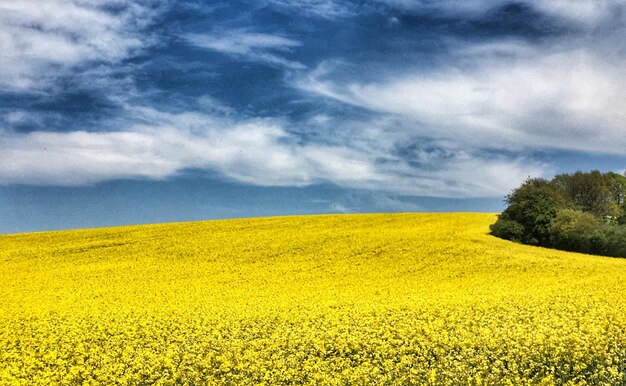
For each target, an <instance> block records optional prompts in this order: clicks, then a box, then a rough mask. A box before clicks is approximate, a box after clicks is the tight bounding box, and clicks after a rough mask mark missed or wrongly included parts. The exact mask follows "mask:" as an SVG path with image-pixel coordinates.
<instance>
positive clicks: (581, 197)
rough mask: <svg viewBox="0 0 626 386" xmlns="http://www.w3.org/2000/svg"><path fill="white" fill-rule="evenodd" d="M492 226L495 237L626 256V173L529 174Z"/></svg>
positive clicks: (508, 199)
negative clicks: (545, 176)
mask: <svg viewBox="0 0 626 386" xmlns="http://www.w3.org/2000/svg"><path fill="white" fill-rule="evenodd" d="M506 202H507V204H508V207H507V208H506V209H505V210H504V212H502V214H501V215H500V217H499V218H498V221H496V223H495V224H493V225H492V226H491V232H492V234H493V235H495V236H497V237H501V238H504V239H507V240H512V241H517V242H521V243H524V244H531V245H540V246H546V247H553V248H558V249H564V250H568V251H575V252H583V253H591V254H598V255H606V256H620V257H626V225H622V224H626V177H624V176H621V175H619V174H616V173H605V174H602V173H600V172H599V171H597V170H594V171H592V172H589V173H583V172H576V173H574V174H560V175H558V176H556V177H554V178H553V179H552V181H547V180H544V179H539V178H534V179H530V178H529V179H527V180H526V181H525V182H524V183H523V184H522V185H521V186H520V187H519V188H517V189H515V190H513V191H512V192H511V194H509V195H508V196H507V198H506Z"/></svg>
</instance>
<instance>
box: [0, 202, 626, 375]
mask: <svg viewBox="0 0 626 386" xmlns="http://www.w3.org/2000/svg"><path fill="white" fill-rule="evenodd" d="M495 218H496V217H495V215H489V214H394V215H389V214H380V215H341V216H305V217H276V218H263V219H250V220H228V221H210V222H198V223H181V224H162V225H151V226H136V227H122V228H109V229H96V230H80V231H69V232H51V233H36V234H23V235H9V236H1V237H0V245H2V248H1V249H0V284H1V285H0V384H2V385H5V384H7V385H12V384H23V385H37V384H40V385H44V384H45V385H48V384H124V385H126V384H164V385H167V384H190V385H191V384H262V383H265V384H300V383H309V384H431V385H446V384H469V385H481V384H505V385H506V384H510V385H525V384H528V385H530V384H533V385H534V384H543V385H553V384H555V385H562V384H568V385H585V384H590V385H591V384H593V385H620V384H624V383H625V382H626V364H625V363H626V285H625V284H626V260H623V259H610V258H602V257H593V256H585V255H579V254H574V253H568V252H561V251H555V250H548V249H542V248H537V247H530V246H524V245H520V244H515V243H511V242H507V241H504V240H501V239H498V238H495V237H492V236H490V235H488V234H487V233H488V232H489V224H491V223H493V222H494V220H495Z"/></svg>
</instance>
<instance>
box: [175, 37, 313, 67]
mask: <svg viewBox="0 0 626 386" xmlns="http://www.w3.org/2000/svg"><path fill="white" fill-rule="evenodd" d="M185 38H186V39H187V41H189V42H190V43H191V44H193V45H195V46H197V47H202V48H206V49H210V50H213V51H217V52H222V53H225V54H227V55H232V56H236V57H238V58H242V59H246V60H249V61H253V62H262V63H267V64H269V65H273V66H279V67H286V68H290V69H302V68H305V66H304V65H303V64H302V63H299V62H296V61H292V60H288V59H285V58H284V57H282V56H280V55H278V54H277V53H276V52H289V51H290V50H291V49H292V48H294V47H298V46H300V45H301V43H300V42H298V41H296V40H292V39H288V38H286V37H283V36H278V35H271V34H265V33H259V32H249V31H248V30H245V29H234V30H228V31H221V32H215V33H212V34H188V35H185Z"/></svg>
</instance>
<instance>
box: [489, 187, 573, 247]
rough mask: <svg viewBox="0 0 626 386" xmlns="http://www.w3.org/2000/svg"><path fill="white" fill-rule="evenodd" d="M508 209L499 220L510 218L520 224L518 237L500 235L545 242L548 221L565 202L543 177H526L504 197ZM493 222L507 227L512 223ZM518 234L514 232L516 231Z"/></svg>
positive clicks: (548, 226) (538, 243)
mask: <svg viewBox="0 0 626 386" xmlns="http://www.w3.org/2000/svg"><path fill="white" fill-rule="evenodd" d="M506 201H507V203H508V204H509V206H508V208H506V210H505V211H504V212H503V213H502V215H501V216H500V218H499V219H498V222H505V221H513V222H514V223H517V224H519V225H521V226H522V228H523V231H522V233H521V235H520V236H519V237H516V238H512V237H503V238H507V239H509V240H516V241H520V242H522V243H525V244H533V245H546V242H547V241H548V239H549V235H548V230H549V228H550V222H551V221H552V219H553V218H554V217H555V216H556V214H557V212H558V211H559V209H562V208H564V207H565V201H564V199H563V198H562V196H561V195H560V194H559V192H558V191H557V190H556V189H555V188H554V187H553V186H552V185H551V184H550V183H549V182H548V181H546V180H544V179H541V178H529V179H527V180H526V181H525V182H524V183H523V184H522V186H520V187H519V188H517V189H515V190H514V191H513V192H512V193H511V194H509V195H508V196H507V198H506ZM498 222H496V224H494V226H496V228H497V229H498V228H507V229H510V228H511V225H508V226H507V225H505V224H498ZM516 234H517V233H516Z"/></svg>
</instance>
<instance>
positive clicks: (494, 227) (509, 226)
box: [489, 217, 524, 242]
mask: <svg viewBox="0 0 626 386" xmlns="http://www.w3.org/2000/svg"><path fill="white" fill-rule="evenodd" d="M489 228H490V229H491V233H492V234H493V235H494V236H497V237H500V238H503V239H507V240H512V241H517V242H522V238H523V237H524V226H523V225H522V224H520V223H518V222H517V221H513V220H507V219H505V218H502V217H500V218H499V219H498V221H496V223H495V224H491V226H490V227H489Z"/></svg>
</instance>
